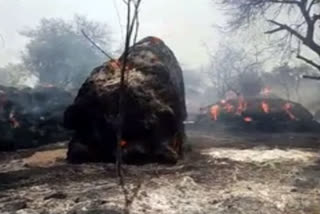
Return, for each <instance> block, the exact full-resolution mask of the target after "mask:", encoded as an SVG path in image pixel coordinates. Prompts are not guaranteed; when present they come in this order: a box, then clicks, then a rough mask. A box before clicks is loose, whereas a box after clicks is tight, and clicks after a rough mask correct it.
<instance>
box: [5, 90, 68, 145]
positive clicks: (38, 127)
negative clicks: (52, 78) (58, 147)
mask: <svg viewBox="0 0 320 214" xmlns="http://www.w3.org/2000/svg"><path fill="white" fill-rule="evenodd" d="M71 102H72V96H71V95H70V94H69V93H68V92H66V91H64V90H61V89H58V88H55V87H38V88H34V89H32V88H24V89H17V88H13V87H4V86H0V133H1V134H0V150H14V149H21V148H29V147H34V146H39V145H42V144H48V143H50V142H56V141H59V140H66V139H68V137H69V134H68V132H67V131H66V130H65V129H64V128H63V112H64V110H65V108H66V107H67V106H68V105H69V104H70V103H71Z"/></svg>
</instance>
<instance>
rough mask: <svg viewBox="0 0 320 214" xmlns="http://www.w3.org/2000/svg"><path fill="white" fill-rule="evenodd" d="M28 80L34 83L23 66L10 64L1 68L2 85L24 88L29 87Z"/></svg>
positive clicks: (0, 79)
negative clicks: (24, 86)
mask: <svg viewBox="0 0 320 214" xmlns="http://www.w3.org/2000/svg"><path fill="white" fill-rule="evenodd" d="M28 80H30V81H32V77H31V76H30V72H29V71H28V70H27V68H26V67H25V66H24V65H23V64H8V65H6V66H4V67H0V85H4V86H13V87H17V86H23V85H28V82H27V81H28ZM30 85H32V83H31V84H30Z"/></svg>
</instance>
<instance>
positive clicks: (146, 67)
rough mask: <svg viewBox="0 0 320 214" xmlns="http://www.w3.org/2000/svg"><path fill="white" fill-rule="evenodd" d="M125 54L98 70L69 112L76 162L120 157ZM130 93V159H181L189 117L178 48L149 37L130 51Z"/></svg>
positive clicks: (126, 129) (126, 126)
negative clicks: (118, 120) (118, 140)
mask: <svg viewBox="0 0 320 214" xmlns="http://www.w3.org/2000/svg"><path fill="white" fill-rule="evenodd" d="M121 64H122V57H121V58H120V59H119V60H111V61H109V62H107V63H105V64H104V65H102V66H100V67H97V68H95V69H94V70H93V72H92V73H91V75H90V77H89V78H88V79H87V80H86V81H85V83H84V84H83V85H82V87H81V89H80V90H79V93H78V95H77V97H76V99H75V101H74V103H73V104H72V105H71V106H70V107H69V108H68V109H67V110H66V112H65V126H66V127H67V128H69V129H72V130H75V135H74V137H73V139H72V140H71V142H70V144H69V150H68V160H69V161H71V162H86V161H105V162H113V161H115V155H116V154H115V153H116V126H117V124H116V118H117V114H118V108H119V93H120V90H119V88H120V71H121V67H122V66H121ZM125 72H126V73H125V78H126V79H127V80H126V81H127V83H126V89H125V93H124V97H125V103H124V106H125V107H124V108H125V109H124V112H125V114H124V119H123V120H124V122H123V127H122V130H123V139H122V150H123V159H124V161H125V162H127V163H141V162H146V161H147V162H149V161H151V162H153V161H156V162H166V163H175V162H176V161H177V158H178V154H179V153H181V146H182V142H183V138H184V127H183V120H184V119H185V118H186V107H185V99H184V83H183V77H182V70H181V68H180V66H179V64H178V62H177V60H176V58H175V56H174V54H173V53H172V51H171V50H170V49H169V48H168V47H167V46H166V45H165V44H164V42H163V41H161V40H160V39H158V38H155V37H147V38H145V39H143V40H141V41H140V42H138V43H136V44H135V45H134V46H133V47H131V48H130V50H129V56H128V66H127V68H126V71H125Z"/></svg>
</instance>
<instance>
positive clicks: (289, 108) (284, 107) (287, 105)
mask: <svg viewBox="0 0 320 214" xmlns="http://www.w3.org/2000/svg"><path fill="white" fill-rule="evenodd" d="M291 109H292V104H291V103H286V104H284V106H283V110H284V111H285V112H286V113H287V114H288V116H289V117H290V119H291V120H297V118H296V117H295V116H294V114H293V113H292V112H291Z"/></svg>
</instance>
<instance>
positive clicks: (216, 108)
mask: <svg viewBox="0 0 320 214" xmlns="http://www.w3.org/2000/svg"><path fill="white" fill-rule="evenodd" d="M219 112H220V106H219V105H214V106H212V107H211V109H210V113H211V117H212V119H213V120H218V116H219Z"/></svg>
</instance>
